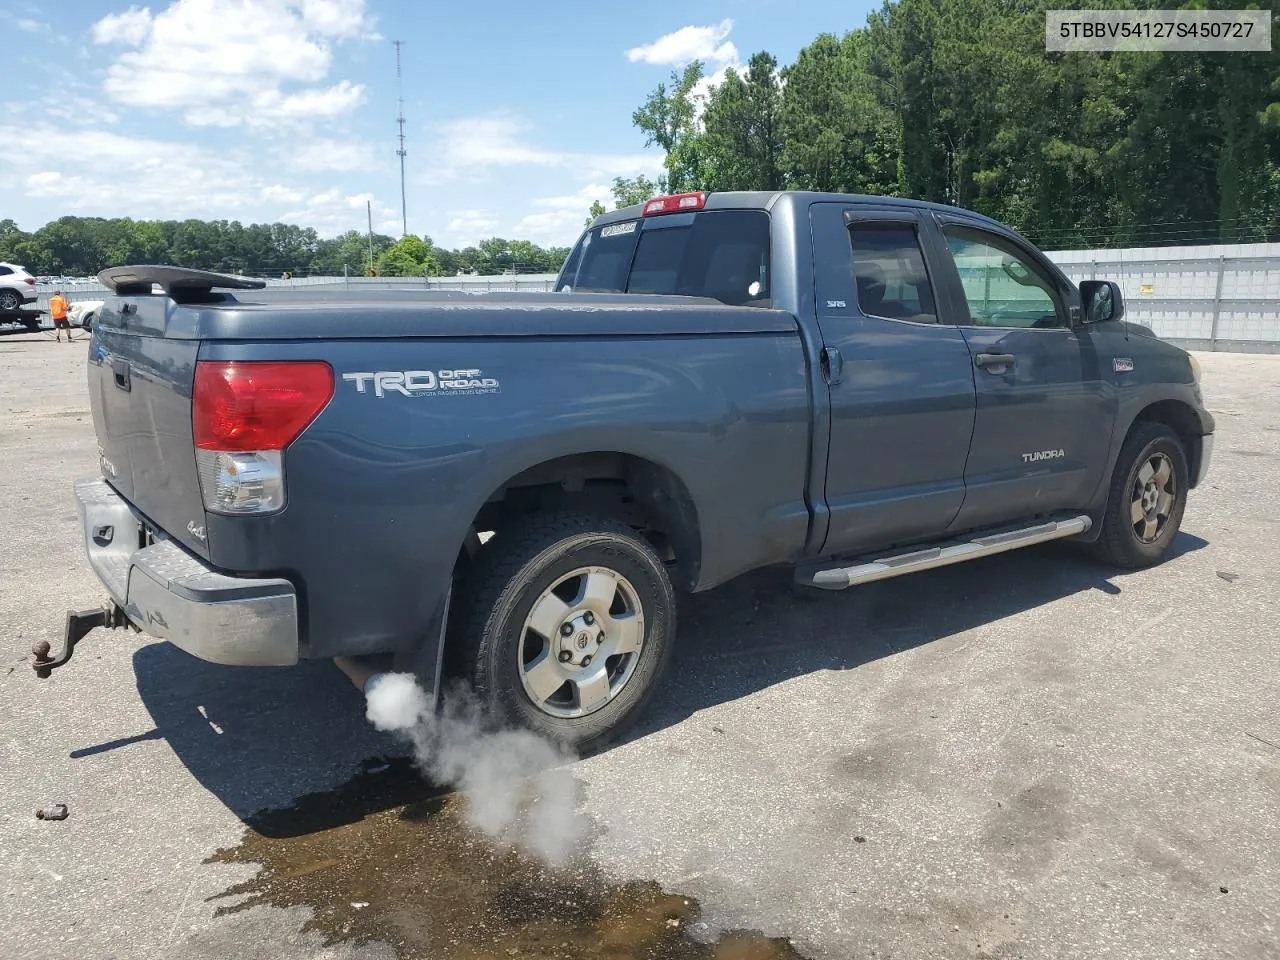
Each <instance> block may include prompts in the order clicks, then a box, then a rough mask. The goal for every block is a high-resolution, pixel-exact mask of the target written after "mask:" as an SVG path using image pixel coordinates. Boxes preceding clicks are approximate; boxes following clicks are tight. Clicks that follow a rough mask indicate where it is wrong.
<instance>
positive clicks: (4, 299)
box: [0, 293, 18, 310]
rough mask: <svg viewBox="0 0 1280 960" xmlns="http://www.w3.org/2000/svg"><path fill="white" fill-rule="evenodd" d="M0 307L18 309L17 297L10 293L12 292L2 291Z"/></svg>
mask: <svg viewBox="0 0 1280 960" xmlns="http://www.w3.org/2000/svg"><path fill="white" fill-rule="evenodd" d="M0 309H2V310H17V309H18V298H17V296H15V295H14V294H12V293H4V294H0Z"/></svg>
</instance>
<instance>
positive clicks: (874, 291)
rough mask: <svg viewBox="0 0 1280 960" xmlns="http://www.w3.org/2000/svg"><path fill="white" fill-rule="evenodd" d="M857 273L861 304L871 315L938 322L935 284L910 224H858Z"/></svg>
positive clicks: (855, 228)
mask: <svg viewBox="0 0 1280 960" xmlns="http://www.w3.org/2000/svg"><path fill="white" fill-rule="evenodd" d="M849 234H850V237H851V239H852V242H853V272H854V276H855V279H856V281H857V286H858V307H859V308H860V309H861V310H862V312H863V314H865V315H866V316H868V317H888V318H890V319H892V320H910V321H913V322H915V323H936V322H937V320H938V311H937V308H936V307H935V306H934V299H933V287H932V286H931V285H930V283H929V273H928V271H927V270H926V269H925V265H924V255H923V254H922V253H921V251H920V240H919V238H918V237H917V236H916V228H915V226H914V225H913V224H910V223H855V224H854V225H853V226H852V227H851V228H850V229H849Z"/></svg>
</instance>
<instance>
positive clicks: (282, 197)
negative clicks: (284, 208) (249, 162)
mask: <svg viewBox="0 0 1280 960" xmlns="http://www.w3.org/2000/svg"><path fill="white" fill-rule="evenodd" d="M305 196H306V193H305V192H304V191H302V190H298V189H296V188H294V187H286V186H284V185H283V184H279V183H273V184H271V185H269V186H266V187H263V188H262V199H264V200H268V201H271V202H273V203H297V202H299V201H300V200H301V199H302V198H303V197H305Z"/></svg>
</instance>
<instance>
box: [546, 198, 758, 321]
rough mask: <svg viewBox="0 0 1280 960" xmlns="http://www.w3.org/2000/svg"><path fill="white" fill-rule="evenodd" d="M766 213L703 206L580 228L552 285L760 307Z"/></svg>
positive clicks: (562, 288)
mask: <svg viewBox="0 0 1280 960" xmlns="http://www.w3.org/2000/svg"><path fill="white" fill-rule="evenodd" d="M769 281H770V276H769V215H768V214H767V213H765V212H764V211H762V210H706V211H702V212H700V213H679V214H668V215H666V216H661V217H653V218H651V219H648V220H643V219H637V220H627V221H623V222H622V223H611V224H607V225H605V226H602V227H596V228H595V229H592V230H589V231H587V232H586V233H585V234H584V235H583V237H582V239H581V240H580V241H579V242H578V245H577V246H576V247H575V248H574V250H573V252H572V253H571V254H570V255H569V259H568V260H566V261H565V265H564V269H563V270H562V271H561V274H560V280H559V282H558V283H557V285H556V289H557V290H563V291H578V292H580V293H649V294H678V295H681V296H693V297H711V298H712V299H715V300H719V301H720V302H721V303H726V304H732V305H735V306H768V305H769V303H770V302H771V301H770V298H771V295H772V294H771V292H770V288H769Z"/></svg>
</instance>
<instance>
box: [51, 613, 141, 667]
mask: <svg viewBox="0 0 1280 960" xmlns="http://www.w3.org/2000/svg"><path fill="white" fill-rule="evenodd" d="M123 626H132V624H130V623H129V618H128V617H126V616H125V615H124V611H123V610H121V609H120V607H119V605H117V604H116V603H114V602H108V603H106V604H104V605H102V606H101V607H98V608H97V609H94V610H78V611H77V610H68V611H67V628H66V631H65V633H64V635H63V640H62V651H61V652H60V653H59V654H58V655H57V656H56V657H51V656H50V655H49V650H50V647H49V641H47V640H41V641H40V642H39V643H37V644H36V645H35V646H34V647H32V648H31V652H32V654H34V655H35V661H34V662H33V663H32V664H31V667H32V669H33V670H35V672H36V676H37V677H39V678H40V679H41V680H44V679H45V678H47V677H48V676H49V674H50V673H51V672H52V671H53V670H54V668H56V667H61V666H63V665H64V664H65V663H66V662H67V661H68V660H70V659H71V655H72V654H73V653H75V651H76V644H77V643H79V642H80V641H81V640H83V639H84V638H85V636H86V635H87V634H88V633H89V631H91V630H93V629H95V628H97V627H107V628H109V629H114V628H115V627H123Z"/></svg>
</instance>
